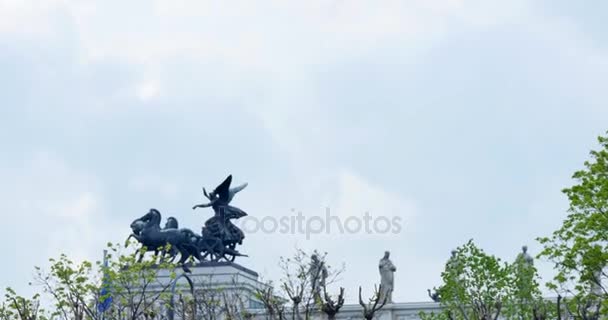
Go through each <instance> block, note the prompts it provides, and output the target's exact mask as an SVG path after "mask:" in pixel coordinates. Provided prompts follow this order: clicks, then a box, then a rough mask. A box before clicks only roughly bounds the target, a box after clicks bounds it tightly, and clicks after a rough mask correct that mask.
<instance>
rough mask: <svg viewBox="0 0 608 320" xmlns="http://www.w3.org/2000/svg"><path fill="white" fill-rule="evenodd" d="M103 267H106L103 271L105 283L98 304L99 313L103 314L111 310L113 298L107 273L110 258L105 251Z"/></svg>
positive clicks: (103, 282) (102, 285)
mask: <svg viewBox="0 0 608 320" xmlns="http://www.w3.org/2000/svg"><path fill="white" fill-rule="evenodd" d="M103 267H104V271H103V281H102V284H101V292H100V293H99V295H100V301H99V303H98V304H97V311H99V312H101V313H103V312H106V311H107V310H108V309H110V306H111V305H112V296H111V295H110V284H111V283H110V277H109V276H108V273H107V269H108V258H107V251H106V250H104V251H103Z"/></svg>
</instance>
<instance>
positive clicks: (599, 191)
mask: <svg viewBox="0 0 608 320" xmlns="http://www.w3.org/2000/svg"><path fill="white" fill-rule="evenodd" d="M598 142H599V145H600V149H599V150H593V151H591V152H590V155H591V159H590V160H588V161H586V162H585V163H584V168H583V169H582V170H579V171H576V172H575V173H574V175H573V179H574V180H575V184H574V185H573V186H572V187H570V188H566V189H564V190H563V193H564V194H566V196H567V197H568V200H569V202H570V207H569V210H568V216H567V217H566V219H565V220H564V221H563V223H562V226H561V227H560V228H559V229H558V230H556V231H555V232H553V234H552V235H551V236H549V237H543V238H539V239H538V240H539V241H540V243H541V244H542V245H543V247H544V248H543V251H542V252H541V253H540V254H539V257H541V258H545V259H548V260H549V261H552V262H553V263H555V269H556V271H557V275H556V276H555V278H554V279H553V281H551V282H550V283H548V287H549V288H550V289H553V290H555V291H556V292H557V293H558V294H559V295H560V296H563V297H564V307H565V308H566V310H567V311H568V313H569V314H570V315H571V316H574V317H575V318H577V319H601V318H602V317H605V316H606V315H608V302H607V299H606V297H607V292H606V289H607V288H606V283H605V280H606V271H605V268H606V265H607V263H608V135H607V136H600V137H598Z"/></svg>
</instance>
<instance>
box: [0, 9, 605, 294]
mask: <svg viewBox="0 0 608 320" xmlns="http://www.w3.org/2000/svg"><path fill="white" fill-rule="evenodd" d="M606 21H608V2H605V1H587V2H584V3H583V2H580V1H579V2H576V1H556V0H551V1H549V0H547V1H520V0H510V1H487V0H484V1H480V0H445V1H428V0H410V1H363V0H333V1H330V0H327V1H320V0H306V1H250V0H243V1H238V0H237V1H184V0H180V1H178V0H156V1H149V0H146V1H118V0H116V1H114V0H112V1H110V0H104V1H70V0H49V1H23V0H0V106H1V107H0V142H1V145H2V149H3V152H2V156H1V157H0V181H2V183H1V184H0V194H1V198H2V201H0V212H2V215H3V219H2V220H3V223H2V226H3V228H2V232H1V233H0V252H2V263H1V264H0V275H1V276H0V286H1V287H6V286H11V287H14V288H16V289H18V290H19V291H20V292H24V293H27V292H29V290H31V289H28V288H27V283H28V281H30V280H31V276H32V274H33V267H34V266H35V265H41V266H44V265H45V261H46V260H47V259H48V258H50V257H56V256H58V255H59V254H60V253H62V252H64V253H66V254H68V255H69V256H70V257H73V258H76V259H93V260H95V259H100V257H101V254H102V249H103V247H104V246H105V243H106V242H108V241H113V242H122V241H124V239H125V238H126V236H127V235H128V234H129V232H130V230H129V224H130V222H131V221H132V220H133V219H135V218H137V217H139V216H141V215H143V214H145V213H146V212H147V211H148V210H149V209H150V208H157V209H158V210H160V212H161V213H163V215H164V217H167V216H168V215H173V216H176V217H177V218H178V219H179V221H180V224H181V225H182V226H184V227H189V228H192V229H193V230H195V231H197V232H198V231H199V230H200V227H201V225H202V223H203V221H204V220H205V219H207V218H209V217H210V216H211V214H212V213H211V210H209V209H199V210H197V211H193V210H192V209H191V207H192V205H194V204H196V203H200V202H202V200H203V197H202V194H201V187H202V186H205V187H207V188H209V189H210V188H213V187H214V186H215V185H217V184H218V183H219V182H221V180H222V179H224V178H225V177H226V176H227V175H228V174H230V173H232V174H233V175H234V182H235V183H242V182H249V186H248V188H247V189H245V190H244V191H243V192H242V193H240V194H238V195H237V196H236V198H235V200H234V201H233V204H234V205H235V206H237V207H240V208H242V209H244V210H245V211H246V212H248V213H249V215H250V216H252V217H257V218H259V219H262V218H263V217H266V216H270V217H275V218H276V219H279V218H280V217H284V216H289V215H293V214H294V213H293V212H297V211H300V212H302V214H303V215H304V216H307V217H311V216H314V215H318V216H324V215H325V208H330V210H331V213H332V214H333V215H336V216H339V217H341V219H346V218H347V217H363V215H364V213H365V212H369V214H370V215H371V216H372V217H376V218H377V217H380V216H384V217H389V218H394V217H399V218H400V219H402V220H401V221H402V228H401V230H400V232H399V233H398V234H373V235H370V234H365V233H363V232H360V233H356V234H343V235H340V234H339V233H337V232H336V231H332V232H331V234H329V235H313V236H312V237H311V238H310V239H309V240H307V239H306V236H305V235H303V234H293V235H286V234H280V233H275V234H266V233H263V232H257V233H251V234H247V238H246V239H245V243H244V245H243V246H242V247H240V250H241V251H242V252H244V253H246V254H248V255H249V256H250V257H249V258H243V259H239V263H240V264H242V265H243V266H246V267H248V268H251V269H254V270H256V271H258V272H259V273H260V274H261V275H262V276H263V277H264V279H275V280H276V279H277V275H276V272H277V263H278V260H279V257H280V256H282V255H291V254H292V253H293V251H294V248H295V247H296V246H297V247H301V248H304V249H312V248H318V249H319V250H322V251H327V252H328V253H329V261H330V262H331V263H332V264H334V265H340V264H341V263H344V264H345V265H346V271H345V273H344V274H343V276H342V283H341V284H342V285H343V286H345V287H346V290H347V294H348V300H349V301H354V299H356V290H357V286H358V285H362V286H363V287H364V288H365V289H366V290H370V288H372V287H373V284H374V283H377V282H378V281H379V274H378V260H379V259H380V258H381V257H382V254H383V252H384V251H385V250H390V251H391V253H392V255H391V258H392V260H393V262H394V264H395V265H396V266H397V273H396V275H395V279H396V280H395V281H396V289H395V293H394V298H395V300H396V301H399V302H405V301H426V300H428V298H427V297H426V288H431V287H433V286H437V285H439V284H440V273H441V271H442V269H443V266H444V263H445V261H446V259H447V258H448V257H449V253H450V250H451V249H453V248H455V247H457V246H458V245H461V244H463V243H465V242H466V241H467V240H468V239H470V238H474V239H475V241H476V243H477V244H478V245H479V246H481V247H482V248H483V249H484V250H486V251H487V252H488V253H491V254H495V255H497V256H499V257H501V258H503V259H506V260H509V261H511V260H513V259H514V258H515V256H516V254H517V253H518V252H519V250H520V247H521V246H522V245H523V244H528V245H529V247H530V250H529V251H530V252H531V253H532V254H536V253H538V251H539V249H540V248H539V246H538V245H537V244H536V242H535V240H534V239H535V238H536V237H538V236H544V235H548V234H549V233H550V232H552V231H553V230H554V229H555V228H557V227H558V226H559V224H560V222H561V220H562V219H563V218H564V217H565V215H566V212H565V210H566V208H567V201H566V198H565V197H564V196H563V195H562V194H561V192H560V190H561V189H562V188H563V187H567V186H569V185H570V184H571V183H572V180H571V179H570V177H571V174H572V173H573V172H574V171H575V170H577V169H579V168H581V167H582V163H583V162H584V161H585V160H586V159H588V151H589V150H590V149H592V148H595V147H596V145H597V144H596V137H597V136H598V135H599V134H602V133H603V132H605V131H606V130H607V129H608V90H606V83H607V80H608V32H607V30H608V28H606ZM539 265H540V266H541V273H542V275H543V276H544V277H546V278H548V277H549V276H550V266H548V265H547V264H543V263H540V262H539Z"/></svg>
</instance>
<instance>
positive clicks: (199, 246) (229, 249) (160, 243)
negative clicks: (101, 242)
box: [129, 175, 247, 270]
mask: <svg viewBox="0 0 608 320" xmlns="http://www.w3.org/2000/svg"><path fill="white" fill-rule="evenodd" d="M231 183H232V175H230V176H228V178H226V180H224V182H222V183H221V184H220V185H219V186H217V187H216V188H215V189H214V190H213V191H211V192H209V193H207V191H206V190H205V188H203V194H204V195H205V197H206V198H207V199H208V200H209V202H208V203H205V204H198V205H195V206H194V207H192V209H196V208H207V207H211V208H212V209H213V212H214V216H213V217H211V218H209V219H208V220H207V221H206V222H205V225H204V226H203V228H202V230H201V234H200V235H199V234H196V233H195V232H193V231H192V230H191V229H187V228H179V226H178V222H177V219H175V218H174V217H169V218H168V219H167V223H166V224H165V227H164V228H161V227H160V222H161V214H160V212H159V211H158V210H156V209H150V211H149V212H148V213H146V214H145V215H144V216H142V217H141V218H139V219H136V220H135V221H133V223H131V230H132V231H133V233H132V234H131V235H130V236H129V237H133V238H135V239H136V240H137V241H139V243H141V245H142V246H143V247H145V248H146V250H147V251H154V252H155V255H157V254H158V253H159V252H162V256H163V257H164V256H165V255H169V256H170V257H171V261H174V259H175V258H176V256H177V254H178V253H179V255H180V260H179V263H180V264H181V265H182V266H183V267H184V269H185V270H188V269H187V267H186V266H185V263H186V262H187V261H188V259H189V258H190V257H194V258H196V259H197V260H198V261H199V262H201V263H202V262H217V261H228V262H233V261H234V260H235V258H236V257H237V256H245V255H243V254H241V253H239V252H238V251H237V250H236V246H237V245H240V244H242V243H243V239H244V238H245V235H244V233H243V231H242V230H241V229H239V228H238V227H237V226H236V225H234V224H233V223H232V221H231V220H233V219H239V218H242V217H244V216H246V215H247V213H245V212H244V211H243V210H241V209H239V208H236V207H233V206H231V205H230V202H231V201H232V199H233V198H234V195H235V194H236V193H237V192H239V191H241V190H243V189H245V187H247V184H246V183H245V184H242V185H240V186H238V187H235V188H230V184H231ZM167 247H168V248H169V250H165V249H163V248H167ZM142 258H143V254H142V255H141V256H140V260H141V259H142Z"/></svg>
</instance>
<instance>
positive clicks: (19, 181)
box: [0, 152, 112, 290]
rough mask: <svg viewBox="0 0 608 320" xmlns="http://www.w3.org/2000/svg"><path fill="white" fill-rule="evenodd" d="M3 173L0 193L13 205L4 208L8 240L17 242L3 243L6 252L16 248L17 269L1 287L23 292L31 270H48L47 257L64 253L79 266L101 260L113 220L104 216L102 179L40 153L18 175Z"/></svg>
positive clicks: (1, 207)
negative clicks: (78, 263) (17, 251)
mask: <svg viewBox="0 0 608 320" xmlns="http://www.w3.org/2000/svg"><path fill="white" fill-rule="evenodd" d="M8 168H9V167H5V168H2V169H0V177H1V178H2V180H3V181H10V184H3V186H2V187H1V188H0V193H1V194H3V195H4V196H6V199H10V200H9V201H3V202H2V203H0V212H3V214H4V215H6V216H7V217H8V218H9V219H10V221H11V226H12V227H11V228H8V229H7V233H5V236H6V237H7V238H4V239H13V237H14V239H19V240H18V241H19V243H18V245H16V244H15V243H13V242H10V241H2V244H1V245H2V246H8V247H7V248H3V251H11V250H12V249H8V248H11V247H13V246H16V248H17V250H19V252H22V253H23V254H21V255H20V257H19V259H20V261H19V264H18V265H16V267H17V268H15V269H13V268H11V267H10V266H5V268H8V270H4V271H3V272H5V273H7V274H11V277H9V278H6V279H5V281H3V283H2V284H1V285H2V286H3V287H4V286H5V285H10V286H13V287H16V288H18V289H24V290H26V288H24V287H23V285H24V284H26V283H28V282H29V281H31V278H30V275H31V272H33V267H34V266H35V265H37V266H45V265H46V261H47V259H48V258H51V257H57V256H58V255H59V254H61V253H66V254H67V255H68V256H69V257H70V258H72V259H74V260H76V261H82V260H85V259H86V260H90V261H95V260H98V259H99V258H100V257H99V253H100V252H101V249H102V248H103V245H104V244H105V243H106V242H107V241H108V239H105V238H104V236H105V235H107V234H108V231H109V230H111V227H112V221H111V220H110V219H109V218H108V217H107V216H106V215H105V213H104V205H103V199H102V195H101V192H100V182H99V180H98V179H97V178H96V177H94V176H91V175H90V174H83V173H81V172H78V171H77V170H74V169H73V168H71V167H70V166H69V165H68V164H67V163H65V162H64V161H63V160H62V159H61V158H60V157H58V156H56V155H54V154H51V153H48V152H39V153H37V154H36V155H35V156H34V157H33V158H30V159H27V160H25V161H24V163H23V165H22V166H21V167H19V168H17V169H15V170H10V169H8Z"/></svg>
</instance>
